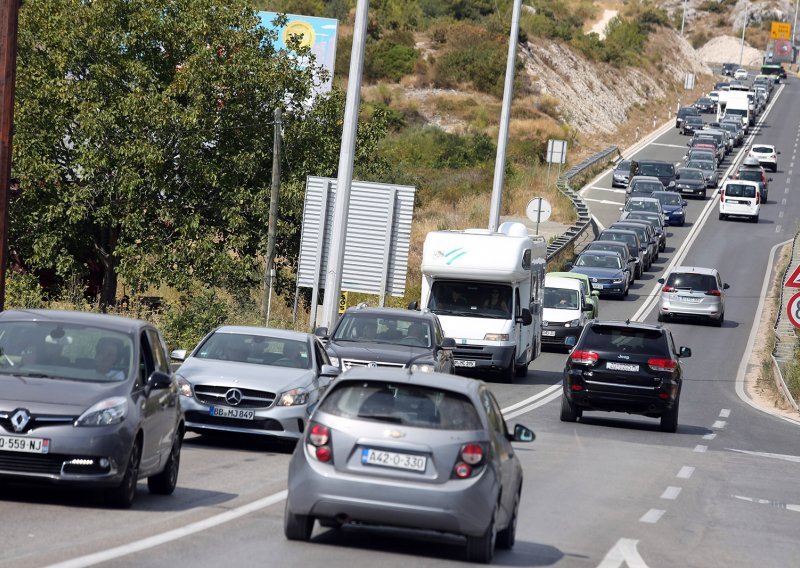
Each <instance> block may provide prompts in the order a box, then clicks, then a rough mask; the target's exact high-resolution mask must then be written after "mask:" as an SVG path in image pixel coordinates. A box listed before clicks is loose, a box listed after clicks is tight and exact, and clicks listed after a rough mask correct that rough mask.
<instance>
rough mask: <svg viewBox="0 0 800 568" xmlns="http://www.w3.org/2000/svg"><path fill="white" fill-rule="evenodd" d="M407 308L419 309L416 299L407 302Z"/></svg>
mask: <svg viewBox="0 0 800 568" xmlns="http://www.w3.org/2000/svg"><path fill="white" fill-rule="evenodd" d="M408 309H409V310H417V309H419V304H418V303H417V301H416V300H414V301H413V302H409V303H408Z"/></svg>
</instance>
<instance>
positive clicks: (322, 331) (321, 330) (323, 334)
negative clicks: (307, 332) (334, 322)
mask: <svg viewBox="0 0 800 568" xmlns="http://www.w3.org/2000/svg"><path fill="white" fill-rule="evenodd" d="M314 335H315V336H316V337H320V338H322V339H327V337H328V328H327V327H324V326H323V327H318V328H317V329H315V330H314Z"/></svg>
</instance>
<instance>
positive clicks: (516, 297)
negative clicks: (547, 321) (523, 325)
mask: <svg viewBox="0 0 800 568" xmlns="http://www.w3.org/2000/svg"><path fill="white" fill-rule="evenodd" d="M521 311H522V304H520V303H519V288H514V313H515V314H519V313H521Z"/></svg>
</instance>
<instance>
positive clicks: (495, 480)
mask: <svg viewBox="0 0 800 568" xmlns="http://www.w3.org/2000/svg"><path fill="white" fill-rule="evenodd" d="M533 439H534V434H533V432H532V431H531V430H529V429H528V428H526V427H524V426H522V425H517V426H515V427H514V430H513V432H509V431H508V429H507V428H506V423H505V421H504V420H503V416H502V414H501V412H500V407H499V405H498V404H497V401H496V400H495V398H494V396H493V395H492V393H491V392H490V391H489V389H488V388H487V387H486V385H485V384H484V383H483V382H482V381H477V380H474V379H469V378H466V377H457V376H454V375H445V374H441V373H414V374H411V373H409V372H408V371H407V370H404V369H370V368H354V369H351V370H349V371H347V372H346V373H344V374H342V375H341V376H340V377H339V378H338V379H337V380H336V382H335V383H333V385H332V386H331V387H330V389H329V390H328V391H327V392H326V394H325V395H324V397H323V398H322V400H321V401H320V403H319V405H318V407H317V408H316V409H315V410H314V412H313V414H312V415H311V417H310V419H309V423H308V427H307V428H306V433H305V436H304V438H303V439H302V440H301V441H300V443H298V444H297V447H296V449H295V452H294V454H293V455H292V459H291V462H290V466H289V476H288V479H289V494H288V497H287V500H286V510H285V513H284V533H285V535H286V537H287V538H289V539H291V540H308V539H309V538H310V537H311V533H312V531H313V528H314V521H315V520H319V521H320V525H322V526H324V527H336V526H340V525H342V524H345V523H350V522H353V523H358V524H363V525H381V526H391V527H404V528H408V529H422V530H429V531H430V530H433V531H441V532H446V533H454V534H457V535H462V536H465V537H466V552H467V557H468V559H469V560H470V561H474V562H489V561H490V560H491V558H492V556H493V553H494V547H495V544H496V545H497V546H499V547H500V548H511V547H512V546H513V545H514V538H515V531H516V523H517V514H518V510H519V506H520V499H521V491H522V467H521V466H520V463H519V460H518V458H517V457H516V452H515V451H514V448H513V447H512V445H511V443H512V442H530V441H532V440H533Z"/></svg>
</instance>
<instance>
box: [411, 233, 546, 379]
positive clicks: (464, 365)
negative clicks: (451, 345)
mask: <svg viewBox="0 0 800 568" xmlns="http://www.w3.org/2000/svg"><path fill="white" fill-rule="evenodd" d="M546 253H547V243H546V241H545V240H544V238H543V237H541V236H533V235H529V234H528V229H527V227H525V225H523V224H522V223H512V222H507V223H503V224H502V225H500V227H499V229H498V231H497V232H496V233H492V232H489V231H488V230H486V229H467V230H464V231H432V232H430V233H428V235H427V236H426V237H425V244H424V246H423V251H422V295H421V307H422V308H423V309H426V308H427V309H430V310H431V311H432V312H434V313H435V314H436V315H438V316H439V320H440V321H441V323H442V327H443V328H444V333H445V335H447V337H452V338H454V339H455V341H456V347H455V353H454V358H455V366H456V371H457V372H459V371H469V370H473V371H496V372H500V373H502V378H503V380H505V381H506V382H512V380H513V378H514V376H515V375H516V376H518V377H524V376H525V375H526V374H527V372H528V364H529V363H530V362H531V361H532V360H533V359H535V358H536V357H538V356H539V354H540V353H541V345H542V293H543V288H544V271H545V255H546Z"/></svg>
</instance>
